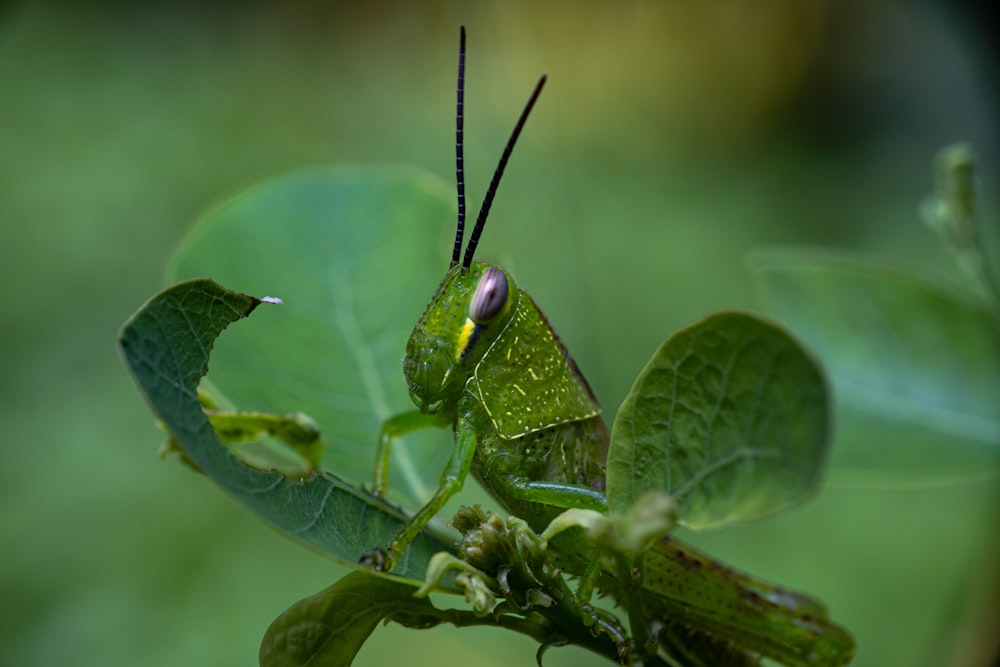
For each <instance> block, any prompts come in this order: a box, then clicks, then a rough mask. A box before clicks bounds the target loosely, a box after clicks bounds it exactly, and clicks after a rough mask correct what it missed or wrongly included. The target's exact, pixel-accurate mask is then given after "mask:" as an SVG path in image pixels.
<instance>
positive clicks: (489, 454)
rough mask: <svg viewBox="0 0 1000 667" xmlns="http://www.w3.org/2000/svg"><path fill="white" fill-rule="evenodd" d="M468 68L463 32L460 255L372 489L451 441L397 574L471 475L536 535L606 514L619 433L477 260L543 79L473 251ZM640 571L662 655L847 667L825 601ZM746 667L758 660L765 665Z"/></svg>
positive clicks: (742, 581) (379, 566) (532, 308)
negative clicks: (407, 462) (571, 515)
mask: <svg viewBox="0 0 1000 667" xmlns="http://www.w3.org/2000/svg"><path fill="white" fill-rule="evenodd" d="M464 72H465V30H464V28H463V29H462V33H461V42H460V51H459V68H458V113H457V127H456V139H457V141H456V158H457V182H458V229H457V233H456V237H455V248H454V252H453V254H452V259H451V267H450V268H449V270H448V272H447V273H446V274H445V276H444V279H443V280H442V281H441V284H440V285H439V286H438V288H437V291H436V292H435V293H434V295H433V297H432V298H431V300H430V303H429V304H428V305H427V308H426V309H425V311H424V313H423V315H422V316H421V317H420V320H419V321H418V322H417V324H416V327H415V328H414V330H413V333H412V335H411V336H410V339H409V342H408V344H407V347H406V357H405V360H404V362H403V370H404V373H405V376H406V381H407V384H408V386H409V390H410V395H411V397H412V399H413V401H414V403H416V405H417V406H418V409H417V410H415V411H411V412H405V413H402V414H399V415H396V416H394V417H391V418H390V419H388V420H387V421H386V422H385V423H384V424H383V426H382V430H381V433H380V436H379V443H378V449H377V455H376V465H375V474H374V490H375V492H376V493H379V494H384V493H385V491H386V489H387V486H388V468H389V456H390V443H391V441H392V439H393V438H396V437H399V436H403V435H405V434H407V433H411V432H413V431H417V430H420V429H424V428H429V427H438V428H448V429H451V430H452V431H453V432H454V436H455V445H454V449H453V450H452V453H451V457H450V459H449V461H448V463H447V464H446V467H445V469H444V471H443V473H442V475H441V480H440V484H439V487H438V489H437V491H436V492H435V493H434V495H433V497H432V498H431V499H430V500H429V501H428V502H427V503H426V504H425V505H424V506H423V507H422V508H421V509H420V510H419V511H418V512H417V513H416V514H415V515H414V516H413V517H411V519H410V520H409V522H408V523H407V524H406V525H405V526H404V527H403V529H402V530H401V531H400V532H399V533H398V534H397V535H396V537H395V538H394V539H393V540H392V541H391V542H390V543H389V544H388V545H387V546H386V548H385V549H374V550H373V551H371V552H369V553H368V554H367V555H366V556H365V557H364V558H363V562H364V563H366V564H367V565H368V566H369V567H371V568H372V569H375V570H380V571H388V570H391V569H392V567H393V565H394V563H395V561H396V559H397V558H398V556H399V555H400V554H401V553H402V552H403V551H404V550H405V549H406V547H407V545H408V544H409V543H410V542H411V541H412V540H413V539H414V538H415V537H416V536H417V534H418V533H419V532H420V531H421V530H422V529H423V528H424V527H425V526H426V525H427V523H428V522H429V521H430V520H431V519H432V518H433V517H434V515H436V514H437V513H438V512H439V511H440V510H441V509H442V508H443V507H444V506H445V504H446V503H447V502H448V500H449V499H451V498H452V497H453V496H454V495H455V494H456V493H458V492H459V491H460V490H461V488H462V486H463V484H464V482H465V480H466V478H467V476H468V474H469V473H470V472H471V473H472V475H473V476H474V477H475V478H476V479H477V480H478V481H479V482H480V484H482V485H483V486H484V487H485V488H486V490H487V491H488V492H489V493H490V494H491V495H492V496H493V497H494V498H495V499H496V501H497V502H499V503H500V505H502V506H503V507H504V508H505V509H506V510H507V511H509V512H510V513H512V514H514V515H516V516H518V517H520V518H522V519H524V520H525V521H527V522H528V524H529V525H530V526H531V527H532V528H533V529H535V530H537V531H541V530H543V529H544V528H545V527H546V525H548V523H549V522H550V521H551V520H552V519H553V518H555V517H556V516H558V515H559V514H561V513H562V512H563V511H564V510H565V509H567V508H584V509H590V510H597V511H601V512H604V511H606V510H607V501H606V499H605V495H604V482H605V464H606V459H607V452H608V447H609V440H610V436H609V431H608V428H607V426H606V425H605V423H604V420H603V419H602V417H601V407H600V405H599V404H598V402H597V399H596V398H595V396H594V394H593V392H592V391H591V389H590V387H589V386H588V384H587V381H586V380H585V379H584V377H583V375H582V374H581V373H580V371H579V369H578V368H577V366H576V364H575V363H574V361H573V359H572V357H570V355H569V353H568V352H567V350H566V348H565V346H564V345H563V343H562V342H561V341H560V339H559V336H558V335H557V334H556V333H555V331H554V330H553V329H552V327H551V326H550V325H549V323H548V321H547V320H546V318H545V315H543V314H542V312H541V310H540V309H539V308H538V306H537V305H535V302H534V300H533V299H532V298H531V297H530V296H529V295H528V294H527V293H526V292H524V291H523V290H520V289H518V288H517V286H516V285H515V284H514V281H513V279H512V278H511V276H510V274H508V273H507V272H506V271H504V269H503V268H501V267H499V266H495V265H490V264H484V263H481V262H474V261H473V257H474V254H475V251H476V246H477V244H478V242H479V237H480V234H481V232H482V230H483V226H484V224H485V222H486V217H487V215H488V214H489V210H490V206H491V204H492V201H493V198H494V195H495V193H496V190H497V187H498V184H499V182H500V179H501V176H502V175H503V171H504V168H505V167H506V165H507V161H508V159H509V157H510V154H511V152H512V150H513V147H514V144H515V143H516V141H517V138H518V136H519V134H520V132H521V129H522V127H523V126H524V123H525V120H526V119H527V117H528V115H529V113H530V112H531V109H532V107H533V106H534V104H535V102H536V100H537V99H538V96H539V94H540V93H541V90H542V87H543V86H544V84H545V80H546V79H545V77H544V76H543V77H542V78H541V79H540V80H539V82H538V84H537V85H536V87H535V89H534V92H533V93H532V95H531V97H530V99H529V100H528V103H527V105H526V106H525V108H524V110H523V111H522V113H521V116H520V118H519V120H518V122H517V124H516V125H515V127H514V130H513V132H512V134H511V137H510V139H509V140H508V142H507V145H506V147H505V149H504V151H503V154H502V157H501V159H500V162H499V165H498V167H497V169H496V171H495V173H494V176H493V179H492V181H491V183H490V185H489V188H488V190H487V193H486V197H485V200H484V202H483V205H482V207H481V209H480V212H479V215H478V218H477V220H476V224H475V227H474V228H473V230H472V233H471V237H470V240H469V243H468V246H467V247H466V248H465V253H464V255H463V254H462V241H463V234H464V223H465V192H464V183H463V144H462V139H463V88H464ZM591 548H592V547H591ZM643 567H644V570H645V574H646V576H645V579H644V588H643V603H644V608H645V609H646V614H647V618H648V619H649V620H650V621H651V622H652V621H658V627H661V628H664V629H662V630H661V631H660V632H659V641H660V643H661V645H662V646H663V647H664V650H666V651H667V652H668V653H671V654H672V655H675V656H683V655H688V656H689V658H690V659H689V662H688V663H685V664H700V663H698V662H694V660H695V658H694V657H692V656H696V655H697V645H698V643H699V642H718V641H722V642H728V645H731V646H733V647H735V652H734V653H733V655H734V656H736V655H738V656H741V658H742V656H745V655H749V656H765V657H768V658H772V659H774V660H777V661H779V662H781V663H784V664H786V665H802V666H813V667H815V666H819V665H841V664H846V662H848V661H849V660H850V658H851V656H852V655H853V652H854V644H853V640H852V639H851V638H850V636H849V635H848V634H847V633H846V632H845V631H844V630H843V629H841V628H840V627H839V626H837V625H835V624H833V623H831V622H830V621H828V620H827V619H826V615H825V612H824V610H823V609H822V606H821V605H820V604H819V603H818V602H816V601H814V600H812V599H810V598H808V597H806V596H803V595H800V594H797V593H792V592H789V591H786V590H784V589H782V588H779V587H776V586H774V585H772V584H768V583H765V582H761V581H757V580H755V579H753V578H751V577H749V576H748V575H744V574H742V573H739V572H736V571H734V570H731V569H729V568H727V567H726V566H724V565H722V564H720V563H717V562H716V561H713V560H712V559H711V558H709V557H708V556H705V555H703V554H701V553H698V552H697V551H695V550H694V549H692V548H690V547H688V546H686V545H683V544H681V543H679V542H678V541H677V540H675V539H673V538H666V537H665V538H662V539H660V540H659V541H658V542H656V543H655V544H654V546H653V548H652V549H651V550H650V551H649V552H648V554H647V555H646V556H645V557H644V560H643ZM575 568H582V565H581V564H579V563H577V564H576V565H574V564H573V563H572V562H571V561H568V562H567V569H568V570H569V571H570V573H571V574H576V575H583V574H584V572H582V571H576V572H574V571H573V570H574V569H575ZM744 652H745V653H744ZM746 664H756V662H755V658H753V657H751V658H750V659H749V660H748V661H747V663H746Z"/></svg>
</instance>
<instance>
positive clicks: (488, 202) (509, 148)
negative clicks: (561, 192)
mask: <svg viewBox="0 0 1000 667" xmlns="http://www.w3.org/2000/svg"><path fill="white" fill-rule="evenodd" d="M463 34H464V32H463ZM546 78H547V77H546V76H545V75H544V74H543V75H542V78H541V79H539V80H538V83H537V84H536V85H535V91H534V92H533V93H531V97H530V98H529V99H528V104H526V105H525V107H524V111H522V112H521V117H520V118H518V119H517V125H515V126H514V131H513V132H511V134H510V139H508V140H507V145H506V146H505V147H504V149H503V155H501V156H500V164H498V165H497V169H496V171H495V172H493V180H492V181H490V187H489V189H488V190H486V198H485V199H483V205H482V206H481V207H480V208H479V216H478V217H477V218H476V226H475V227H473V228H472V234H471V235H470V236H469V246H468V247H467V248H466V249H465V257H464V258H463V259H462V268H464V269H468V268H469V267H470V266H472V256H473V255H474V254H475V253H476V246H477V245H478V244H479V235H480V234H482V232H483V226H484V225H485V224H486V216H488V215H489V214H490V207H491V206H492V205H493V198H494V197H495V196H496V193H497V187H498V186H499V185H500V178H501V177H502V176H503V170H504V168H505V167H506V166H507V160H509V159H510V154H511V153H512V152H513V150H514V144H516V143H517V137H518V136H519V135H520V134H521V129H522V128H523V127H524V122H525V121H526V120H528V114H530V113H531V108H532V107H533V106H535V101H536V100H538V96H539V95H540V94H541V92H542V87H543V86H544V85H545V80H546ZM459 180H460V181H461V179H459ZM460 187H461V186H460ZM459 216H460V217H459V220H460V221H461V220H462V219H463V218H462V217H461V216H462V208H461V205H460V206H459ZM459 224H461V222H460V223H459ZM454 261H457V256H456V259H455V260H454Z"/></svg>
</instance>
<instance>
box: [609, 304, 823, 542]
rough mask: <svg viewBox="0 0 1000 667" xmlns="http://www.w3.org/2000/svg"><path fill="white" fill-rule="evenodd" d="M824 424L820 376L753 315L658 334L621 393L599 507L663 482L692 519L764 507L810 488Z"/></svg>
mask: <svg viewBox="0 0 1000 667" xmlns="http://www.w3.org/2000/svg"><path fill="white" fill-rule="evenodd" d="M827 429H828V415H827V396H826V386H825V382H824V379H823V375H822V373H821V372H820V369H819V368H818V367H817V366H816V363H815V362H814V361H813V360H812V358H811V357H810V356H809V355H808V354H807V353H806V352H805V351H804V350H803V349H802V348H801V347H800V346H799V345H798V343H796V341H795V340H793V339H792V338H791V337H790V336H789V335H788V334H787V333H785V332H784V331H783V330H782V329H780V328H779V327H777V326H775V325H774V324H771V323H769V322H767V321H765V320H762V319H760V318H758V317H755V316H753V315H749V314H746V313H737V312H723V313H718V314H716V315H712V316H710V317H707V318H705V319H704V320H701V321H699V322H696V323H694V324H692V325H690V326H688V327H686V328H684V329H681V330H680V331H678V332H677V333H675V334H674V335H673V336H671V337H670V338H669V339H667V341H666V342H664V343H663V345H661V346H660V348H659V349H658V350H657V351H656V353H655V354H654V355H653V358H652V359H651V360H650V362H649V363H648V364H647V365H646V367H645V368H644V369H643V371H642V373H640V374H639V377H638V378H637V379H636V381H635V384H634V385H633V386H632V390H631V391H630V392H629V394H628V396H627V397H626V398H625V401H624V402H623V403H622V406H621V408H620V409H619V411H618V416H617V417H616V419H615V422H614V425H613V427H612V434H611V450H610V452H609V456H608V504H609V507H610V508H611V510H612V511H613V512H615V513H619V514H621V513H625V512H627V511H628V509H629V508H630V507H631V506H632V505H633V504H634V503H635V502H636V500H637V499H638V498H639V497H640V496H641V495H642V494H644V493H646V492H647V491H654V490H663V491H666V492H667V493H669V494H670V495H671V496H673V498H674V501H675V502H676V503H677V505H678V507H679V512H678V513H679V514H680V517H681V519H682V522H683V523H685V524H686V525H688V526H691V527H695V528H703V527H708V526H718V525H724V524H727V523H731V522H736V521H746V520H750V519H756V518H759V517H762V516H765V515H767V514H771V513H773V512H776V511H778V510H780V509H783V508H785V507H788V506H790V505H793V504H795V503H796V502H798V501H799V500H801V499H802V498H803V496H805V495H806V494H808V493H809V492H810V491H811V490H812V489H813V488H814V487H815V485H816V483H817V481H818V478H819V473H820V470H821V468H822V464H823V460H824V457H825V453H826V445H827Z"/></svg>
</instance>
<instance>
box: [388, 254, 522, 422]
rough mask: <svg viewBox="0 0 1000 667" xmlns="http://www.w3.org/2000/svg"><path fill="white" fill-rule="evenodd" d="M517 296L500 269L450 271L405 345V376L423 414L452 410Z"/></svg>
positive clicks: (475, 266)
mask: <svg viewBox="0 0 1000 667" xmlns="http://www.w3.org/2000/svg"><path fill="white" fill-rule="evenodd" d="M519 299H520V293H519V292H518V290H517V287H516V286H515V285H514V281H513V279H511V277H510V275H509V274H508V273H507V272H506V271H504V270H503V269H501V268H500V267H498V266H493V265H489V264H483V263H481V262H473V263H472V265H471V266H470V267H469V268H468V269H466V268H464V267H462V266H453V267H452V268H451V269H450V270H449V271H448V273H447V274H445V277H444V279H443V280H442V281H441V284H440V285H439V286H438V289H437V291H436V292H435V293H434V296H433V297H432V298H431V300H430V303H428V304H427V308H426V309H425V310H424V314H423V315H422V316H421V317H420V320H419V321H418V322H417V325H416V327H414V329H413V333H412V334H411V335H410V340H409V342H408V343H407V344H406V358H405V359H404V360H403V373H404V374H405V375H406V383H407V385H408V386H409V388H410V396H411V398H412V399H413V402H414V403H416V404H417V406H418V407H419V408H420V409H421V410H422V411H423V412H439V411H440V410H442V409H449V407H448V406H454V404H455V403H456V402H457V400H458V398H459V396H460V395H461V393H462V387H463V386H464V385H465V383H466V382H467V381H468V379H469V377H470V376H471V375H472V374H473V373H474V372H475V369H476V366H477V365H478V363H479V361H480V359H482V357H483V354H485V353H486V350H488V349H489V347H490V345H492V344H493V341H495V340H496V338H497V336H498V335H499V334H500V333H501V332H502V331H503V330H504V329H505V328H506V327H507V325H508V324H509V323H510V319H511V316H512V314H513V313H514V310H515V309H516V307H517V303H518V301H519Z"/></svg>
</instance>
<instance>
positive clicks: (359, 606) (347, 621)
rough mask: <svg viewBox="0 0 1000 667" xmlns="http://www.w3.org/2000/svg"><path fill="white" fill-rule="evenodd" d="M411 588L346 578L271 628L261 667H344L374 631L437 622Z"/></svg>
mask: <svg viewBox="0 0 1000 667" xmlns="http://www.w3.org/2000/svg"><path fill="white" fill-rule="evenodd" d="M437 613H438V612H437V610H436V609H435V608H434V606H433V605H432V604H431V602H430V600H428V599H427V598H415V597H413V588H412V587H410V586H406V585H403V584H399V583H396V582H394V581H389V580H387V579H382V578H380V577H374V576H372V575H370V574H365V573H363V572H352V573H351V574H348V575H347V576H345V577H344V578H343V579H341V580H340V581H338V582H337V583H335V584H334V585H333V586H330V587H329V588H327V589H325V590H323V591H320V592H319V593H317V594H315V595H311V596H309V597H307V598H305V599H303V600H300V601H298V602H296V603H295V604H293V605H292V606H291V607H289V608H288V609H287V610H285V612H284V613H282V614H281V616H279V617H278V618H276V619H275V620H274V622H273V623H271V625H270V627H268V629H267V632H266V633H265V634H264V639H263V641H262V642H261V645H260V665H261V667H300V666H302V665H314V666H315V667H320V666H322V667H348V666H349V665H350V664H351V662H352V661H353V660H354V657H355V656H356V655H357V654H358V651H360V650H361V646H362V645H363V644H364V643H365V640H367V639H368V637H369V635H371V633H372V631H373V630H374V629H375V627H376V626H377V625H378V624H379V623H381V622H382V621H383V620H399V621H401V622H403V623H405V624H406V625H409V626H411V627H423V628H429V627H432V626H434V625H437V624H438V623H439V622H440V620H441V619H439V618H438V617H437Z"/></svg>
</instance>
